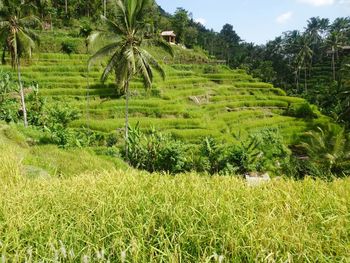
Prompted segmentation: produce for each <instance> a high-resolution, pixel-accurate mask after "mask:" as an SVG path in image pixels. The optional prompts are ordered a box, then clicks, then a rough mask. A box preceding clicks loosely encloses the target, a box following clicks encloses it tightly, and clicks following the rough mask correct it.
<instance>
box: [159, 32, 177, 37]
mask: <svg viewBox="0 0 350 263" xmlns="http://www.w3.org/2000/svg"><path fill="white" fill-rule="evenodd" d="M161 35H162V36H163V37H176V34H175V33H174V31H163V32H162V33H161Z"/></svg>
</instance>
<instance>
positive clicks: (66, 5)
mask: <svg viewBox="0 0 350 263" xmlns="http://www.w3.org/2000/svg"><path fill="white" fill-rule="evenodd" d="M64 4H65V9H64V11H65V13H66V15H67V14H68V0H65V1H64Z"/></svg>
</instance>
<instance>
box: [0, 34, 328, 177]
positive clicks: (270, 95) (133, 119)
mask: <svg viewBox="0 0 350 263" xmlns="http://www.w3.org/2000/svg"><path fill="white" fill-rule="evenodd" d="M67 39H69V41H71V42H73V43H75V45H76V52H77V53H78V54H72V55H67V54H62V53H57V52H59V51H60V49H59V45H53V46H52V48H51V51H52V53H45V51H48V50H49V46H50V43H51V42H53V43H56V44H57V43H59V42H61V41H67ZM148 50H149V52H150V53H152V54H153V55H154V56H155V57H156V58H157V59H158V60H159V61H160V62H161V63H162V65H163V67H164V69H165V71H166V79H165V80H162V79H161V78H160V77H159V76H157V75H156V76H155V80H154V84H153V87H152V89H150V90H147V91H146V90H145V89H144V88H143V83H142V82H141V80H138V79H135V80H134V81H133V82H132V84H131V100H130V105H129V115H130V124H131V126H132V127H135V126H139V127H140V128H141V130H142V131H145V132H147V131H150V130H152V129H155V130H157V131H160V132H163V133H165V134H170V135H171V136H172V137H173V138H175V139H177V140H179V141H181V142H183V143H184V144H186V145H187V147H190V146H191V145H193V146H195V147H198V146H199V145H200V144H202V142H203V139H204V138H206V137H212V138H214V139H216V140H217V141H218V142H219V143H220V144H222V145H227V144H231V143H236V142H237V140H242V141H243V140H245V139H246V138H247V137H248V136H250V135H251V134H255V133H258V132H259V131H262V130H266V129H274V130H276V131H278V133H279V134H281V135H282V136H283V140H284V144H285V145H288V144H290V143H293V142H294V141H295V139H296V138H298V137H299V136H300V135H301V134H303V133H304V132H305V131H309V130H312V129H314V128H316V127H317V126H322V125H325V124H327V123H329V122H330V119H329V118H327V117H325V116H323V115H321V114H320V113H318V111H317V109H316V108H315V107H313V106H310V105H309V104H308V103H307V102H306V101H305V100H304V99H301V98H295V97H289V96H286V93H285V92H284V91H283V90H281V89H279V88H277V87H274V86H273V85H271V84H268V83H263V82H260V81H259V80H258V79H255V78H253V77H252V76H250V75H248V74H247V73H246V72H245V71H244V70H240V69H236V70H232V69H229V68H228V67H226V66H222V65H216V63H215V61H211V60H210V59H208V58H207V57H206V55H205V53H204V52H202V51H201V50H190V49H183V48H181V47H177V46H176V47H175V57H174V58H171V57H169V55H167V54H166V53H164V52H163V51H162V50H160V49H158V48H154V47H148ZM40 51H41V53H37V54H35V55H34V57H33V58H32V59H31V60H30V61H25V63H24V65H23V66H22V75H23V80H24V82H25V83H26V85H27V86H30V85H31V83H33V82H34V83H37V84H38V87H39V92H38V96H39V98H41V99H42V100H43V101H44V107H45V109H46V112H47V111H50V110H55V109H58V108H60V109H71V110H74V111H76V112H77V113H78V114H77V118H75V120H74V121H71V122H69V124H68V125H69V127H68V128H69V129H71V130H75V131H78V133H79V134H75V135H69V134H68V135H66V134H60V135H61V136H63V137H64V138H63V140H66V139H67V138H66V137H67V136H71V137H72V136H73V137H77V138H71V140H73V141H74V140H76V141H77V143H74V146H78V147H80V145H84V147H85V149H84V150H83V149H74V148H73V149H68V150H67V149H65V150H64V149H60V148H57V146H53V145H50V143H51V141H52V140H49V144H47V142H48V139H47V138H48V136H49V135H48V134H47V132H46V131H45V129H44V130H40V129H39V130H38V129H34V130H33V131H32V130H26V129H20V131H19V132H18V131H16V132H17V133H19V134H20V136H22V137H23V138H22V141H24V143H26V144H27V146H28V149H30V150H29V155H28V157H27V158H26V159H25V160H26V162H27V165H29V166H30V168H29V170H30V172H29V173H33V172H32V171H31V170H33V169H34V173H35V171H36V168H39V169H43V170H44V172H45V173H49V174H54V175H60V176H62V175H71V174H76V173H78V172H82V171H85V170H86V171H88V170H89V169H90V170H101V169H100V168H99V167H98V165H97V162H94V161H91V162H90V161H89V160H91V158H95V157H96V158H102V160H103V162H107V163H106V164H105V165H104V167H109V168H107V170H110V168H111V167H116V168H122V169H125V167H126V166H125V164H124V163H123V162H122V161H120V159H119V158H120V154H119V151H118V150H117V149H115V148H110V147H111V146H115V145H118V146H121V145H122V144H123V140H124V137H123V136H124V135H123V129H124V116H125V99H124V96H123V94H120V93H119V92H118V89H117V88H116V87H115V85H114V84H113V82H114V80H113V78H112V77H111V78H110V79H109V80H108V81H107V82H106V83H104V84H102V83H101V82H100V76H101V74H102V70H103V66H104V64H105V63H104V62H102V63H97V64H96V65H94V66H93V67H92V68H91V69H90V70H89V72H88V69H87V61H88V59H89V57H90V56H91V55H90V54H85V53H86V50H85V47H84V41H83V40H82V39H81V38H79V37H70V36H68V35H67V34H64V32H58V33H55V34H54V33H45V34H43V36H42V42H41V46H40ZM91 52H93V50H90V53H91ZM0 68H1V69H3V70H8V71H10V70H11V68H10V66H4V65H2V66H1V67H0ZM28 92H29V93H31V91H30V89H29V90H28ZM34 111H35V109H34ZM45 114H46V113H45ZM57 114H66V113H64V112H61V113H57ZM44 119H45V117H44ZM51 122H52V121H51ZM51 125H55V123H52V124H51ZM16 129H17V130H18V129H19V127H17V128H13V130H16ZM86 134H88V137H86ZM80 135H82V136H83V138H82V139H81V138H80V137H81V136H80ZM89 136H90V137H89ZM237 136H238V137H237ZM79 140H80V141H79ZM81 140H82V142H81ZM91 140H92V141H95V143H93V145H92V144H91V143H89V141H91ZM61 146H62V145H61ZM89 146H90V147H89ZM84 147H83V148H84ZM80 150H81V151H82V152H84V155H83V156H85V157H86V158H85V159H84V160H86V161H85V162H84V163H85V164H86V165H85V166H84V167H85V168H82V171H79V168H78V166H77V165H75V164H74V163H75V162H74V160H76V158H73V157H74V156H75V152H79V151H80ZM46 153H47V154H48V155H47V158H43V157H44V156H45V155H46ZM190 154H194V153H190ZM49 156H50V157H49ZM71 157H72V158H71ZM117 157H118V158H117ZM70 158H71V159H72V161H71V162H70V163H71V166H70V167H69V168H66V166H65V163H66V160H69V159H70ZM189 169H191V168H189Z"/></svg>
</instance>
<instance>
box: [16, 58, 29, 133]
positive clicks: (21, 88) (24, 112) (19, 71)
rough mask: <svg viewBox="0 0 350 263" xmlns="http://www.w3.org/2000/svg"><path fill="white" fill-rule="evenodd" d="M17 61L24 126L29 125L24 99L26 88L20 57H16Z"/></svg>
mask: <svg viewBox="0 0 350 263" xmlns="http://www.w3.org/2000/svg"><path fill="white" fill-rule="evenodd" d="M16 62H17V74H18V84H19V94H20V96H21V105H22V111H23V120H24V127H28V120H27V108H26V103H25V99H24V90H23V85H22V80H21V65H20V61H19V58H17V59H16Z"/></svg>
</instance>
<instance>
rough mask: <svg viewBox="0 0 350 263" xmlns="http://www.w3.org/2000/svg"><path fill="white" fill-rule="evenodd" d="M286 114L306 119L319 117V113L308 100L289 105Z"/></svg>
mask: <svg viewBox="0 0 350 263" xmlns="http://www.w3.org/2000/svg"><path fill="white" fill-rule="evenodd" d="M285 114H286V115H287V116H292V117H297V118H304V119H316V118H318V115H317V113H315V111H314V109H313V107H312V106H311V105H310V104H309V103H307V102H305V103H302V104H292V105H289V107H288V109H287V110H286V112H285Z"/></svg>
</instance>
